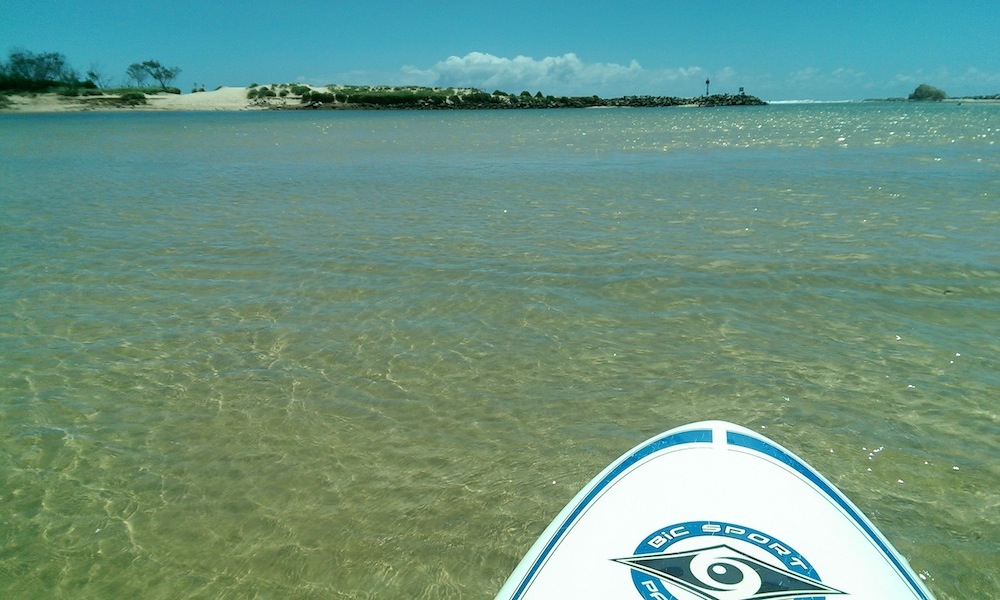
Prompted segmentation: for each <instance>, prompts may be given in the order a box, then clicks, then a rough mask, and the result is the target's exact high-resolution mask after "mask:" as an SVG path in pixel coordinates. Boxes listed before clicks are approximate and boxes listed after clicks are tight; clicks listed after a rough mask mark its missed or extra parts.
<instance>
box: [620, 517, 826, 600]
mask: <svg viewBox="0 0 1000 600" xmlns="http://www.w3.org/2000/svg"><path fill="white" fill-rule="evenodd" d="M613 560H614V561H615V562H618V563H621V564H623V565H626V566H628V567H630V568H631V569H632V581H633V583H634V584H635V589H636V590H637V591H638V592H639V594H641V596H642V597H643V598H644V599H645V600H778V599H781V600H786V599H790V598H798V599H802V600H820V598H821V597H823V596H829V595H837V594H844V593H845V592H842V591H840V590H838V589H835V588H832V587H830V586H829V585H826V584H825V583H823V582H822V581H820V577H819V574H817V573H816V570H815V569H813V567H812V566H811V565H810V564H809V563H808V562H807V561H806V560H805V558H803V557H802V556H801V555H800V554H799V553H798V552H796V551H795V550H794V549H793V548H792V547H791V546H789V545H788V544H785V543H784V542H782V541H781V540H778V539H776V538H775V537H774V536H770V535H767V534H765V533H762V532H760V531H757V530H756V529H751V528H749V527H743V526H741V525H735V524H733V523H723V522H720V521H689V522H685V523H677V524H674V525H670V526H669V527H664V528H662V529H658V530H656V531H655V532H654V533H652V534H650V535H649V536H648V537H647V538H646V539H645V540H643V541H642V543H640V544H639V546H638V547H636V549H635V553H634V554H633V555H632V556H626V557H625V558H616V559H613Z"/></svg>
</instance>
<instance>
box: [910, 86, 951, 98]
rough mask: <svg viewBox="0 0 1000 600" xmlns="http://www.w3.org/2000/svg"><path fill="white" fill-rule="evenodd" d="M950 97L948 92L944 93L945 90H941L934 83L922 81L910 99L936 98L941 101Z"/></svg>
mask: <svg viewBox="0 0 1000 600" xmlns="http://www.w3.org/2000/svg"><path fill="white" fill-rule="evenodd" d="M947 97H948V94H945V93H944V90H940V89H938V88H936V87H934V86H932V85H927V84H926V83H921V84H920V85H918V86H917V89H915V90H913V93H912V94H910V100H934V101H940V100H944V99H945V98H947Z"/></svg>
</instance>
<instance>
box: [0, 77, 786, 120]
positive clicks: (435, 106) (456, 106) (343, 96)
mask: <svg viewBox="0 0 1000 600" xmlns="http://www.w3.org/2000/svg"><path fill="white" fill-rule="evenodd" d="M5 98H6V101H5V102H3V103H2V104H0V113H8V114H9V113H62V112H97V111H104V112H108V111H114V112H120V111H136V112H157V111H229V112H237V111H258V110H504V109H507V110H511V109H513V110H520V109H546V108H617V107H671V106H677V107H685V106H686V107H711V106H763V105H766V104H767V103H766V102H764V101H763V100H761V99H760V98H757V97H756V96H750V95H746V94H713V95H710V96H700V97H695V98H679V97H673V96H623V97H620V98H599V97H597V96H582V97H581V96H577V97H566V96H561V97H555V96H542V95H541V93H540V92H539V93H538V94H536V95H534V96H530V95H527V93H526V92H525V93H522V94H520V95H513V94H506V93H504V92H499V91H497V92H493V93H492V94H488V93H485V92H482V91H479V90H475V89H471V88H460V89H453V88H421V87H403V86H327V87H323V88H320V87H315V86H305V85H292V84H281V85H271V86H256V85H254V86H250V87H220V88H219V89H217V90H213V91H207V92H203V91H198V92H192V93H188V94H178V93H167V92H155V93H151V92H145V93H142V92H132V93H130V94H108V93H89V94H87V95H78V96H73V95H62V94H58V93H54V92H53V93H37V94H11V95H9V96H5Z"/></svg>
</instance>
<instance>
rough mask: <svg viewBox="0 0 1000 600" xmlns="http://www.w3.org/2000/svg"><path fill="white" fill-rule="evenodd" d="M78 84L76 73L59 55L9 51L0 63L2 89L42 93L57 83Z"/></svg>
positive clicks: (56, 53) (0, 84) (0, 85)
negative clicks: (3, 61)
mask: <svg viewBox="0 0 1000 600" xmlns="http://www.w3.org/2000/svg"><path fill="white" fill-rule="evenodd" d="M78 83H79V77H78V76H77V73H76V71H74V70H73V68H72V67H70V65H69V62H68V61H67V60H66V57H65V56H63V55H62V54H60V53H59V52H42V53H40V54H35V53H34V52H30V51H28V50H11V51H10V54H9V57H8V60H7V62H6V63H3V64H0V87H3V88H6V89H17V90H24V91H43V90H45V89H48V88H51V87H54V86H56V85H58V84H64V85H76V84H78Z"/></svg>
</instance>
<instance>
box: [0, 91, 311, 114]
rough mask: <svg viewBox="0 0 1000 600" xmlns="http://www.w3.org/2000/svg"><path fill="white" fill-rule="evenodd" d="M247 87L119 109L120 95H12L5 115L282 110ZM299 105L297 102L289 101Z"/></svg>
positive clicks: (157, 98) (153, 99) (155, 97)
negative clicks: (249, 95)
mask: <svg viewBox="0 0 1000 600" xmlns="http://www.w3.org/2000/svg"><path fill="white" fill-rule="evenodd" d="M247 89H248V88H245V87H221V88H219V89H217V90H213V91H210V92H194V93H190V94H167V93H162V94H147V95H146V104H140V105H137V106H118V105H116V104H115V102H116V101H117V100H118V98H119V97H118V96H117V95H98V96H76V97H73V96H61V95H58V94H32V95H25V96H21V95H10V96H8V97H7V98H8V100H9V104H8V105H7V106H6V107H4V108H2V109H0V112H5V113H56V112H81V111H123V110H128V111H183V110H191V111H212V110H217V111H242V110H263V109H268V108H279V107H281V106H283V105H284V104H285V103H286V99H285V98H268V99H267V100H251V99H248V98H247ZM287 102H289V103H291V104H296V103H297V102H298V100H287Z"/></svg>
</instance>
